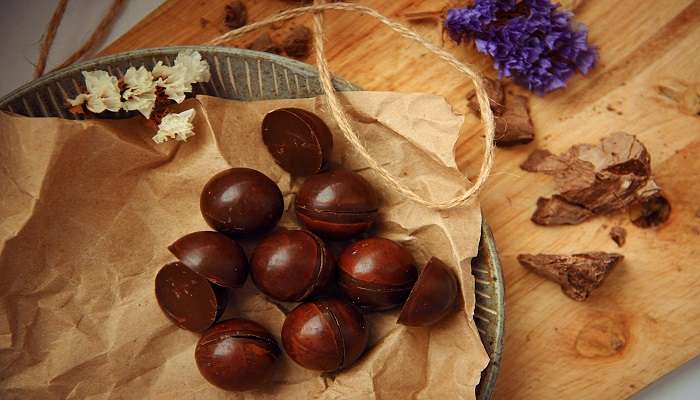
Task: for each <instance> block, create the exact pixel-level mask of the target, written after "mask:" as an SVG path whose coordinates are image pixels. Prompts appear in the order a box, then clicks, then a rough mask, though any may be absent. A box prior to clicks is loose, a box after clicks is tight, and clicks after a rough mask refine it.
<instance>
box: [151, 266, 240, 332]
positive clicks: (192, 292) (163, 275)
mask: <svg viewBox="0 0 700 400" xmlns="http://www.w3.org/2000/svg"><path fill="white" fill-rule="evenodd" d="M156 299H157V300H158V304H159V305H160V308H161V309H162V310H163V312H165V315H167V316H168V317H169V318H170V319H171V320H172V321H173V322H174V323H175V324H176V325H177V326H179V327H180V328H184V329H188V330H190V331H195V332H201V331H203V330H205V329H207V328H209V327H210V326H211V325H212V324H213V323H214V322H216V320H217V319H219V317H221V314H222V313H223V311H224V309H225V308H226V303H227V302H228V295H227V293H226V290H225V289H224V288H222V287H219V286H217V285H214V284H212V283H210V282H209V281H208V280H207V279H206V278H205V277H203V276H202V275H199V274H197V273H196V272H194V271H192V270H191V269H189V268H187V267H186V266H185V265H184V264H182V263H179V262H174V263H170V264H167V265H165V266H164V267H163V268H161V269H160V271H158V274H157V275H156Z"/></svg>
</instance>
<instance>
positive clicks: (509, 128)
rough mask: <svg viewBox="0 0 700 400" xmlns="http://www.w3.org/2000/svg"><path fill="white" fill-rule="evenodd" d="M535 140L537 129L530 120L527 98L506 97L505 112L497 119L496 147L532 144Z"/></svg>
mask: <svg viewBox="0 0 700 400" xmlns="http://www.w3.org/2000/svg"><path fill="white" fill-rule="evenodd" d="M534 138H535V128H534V127H533V126H532V120H531V119H530V110H529V109H528V99H527V97H524V96H518V95H510V94H508V95H506V108H505V111H504V112H503V114H502V115H501V116H500V117H497V118H496V146H500V147H508V146H515V145H518V144H525V143H530V142H532V140H533V139H534Z"/></svg>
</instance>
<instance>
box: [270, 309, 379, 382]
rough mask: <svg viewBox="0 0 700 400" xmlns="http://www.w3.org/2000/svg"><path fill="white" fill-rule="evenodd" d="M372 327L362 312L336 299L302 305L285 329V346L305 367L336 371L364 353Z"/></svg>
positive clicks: (287, 321)
mask: <svg viewBox="0 0 700 400" xmlns="http://www.w3.org/2000/svg"><path fill="white" fill-rule="evenodd" d="M368 340H369V328H368V327H367V323H366V321H365V319H364V317H363V316H362V314H360V312H359V311H358V310H357V309H356V308H355V307H353V306H352V305H351V304H349V303H346V302H344V301H342V300H337V299H326V300H319V301H315V302H312V303H303V304H301V305H299V306H297V307H296V308H295V309H293V310H292V311H291V312H290V313H289V314H287V318H286V319H285V320H284V325H283V326H282V346H283V347H284V350H285V351H286V352H287V354H288V355H289V357H290V358H291V359H292V360H294V361H295V362H296V363H297V364H299V365H301V366H302V367H304V368H308V369H314V370H318V371H325V372H333V371H338V370H341V369H344V368H347V367H349V366H350V365H352V364H353V363H354V362H355V361H356V360H357V359H358V358H360V356H361V355H362V353H363V352H364V351H365V348H366V347H367V342H368Z"/></svg>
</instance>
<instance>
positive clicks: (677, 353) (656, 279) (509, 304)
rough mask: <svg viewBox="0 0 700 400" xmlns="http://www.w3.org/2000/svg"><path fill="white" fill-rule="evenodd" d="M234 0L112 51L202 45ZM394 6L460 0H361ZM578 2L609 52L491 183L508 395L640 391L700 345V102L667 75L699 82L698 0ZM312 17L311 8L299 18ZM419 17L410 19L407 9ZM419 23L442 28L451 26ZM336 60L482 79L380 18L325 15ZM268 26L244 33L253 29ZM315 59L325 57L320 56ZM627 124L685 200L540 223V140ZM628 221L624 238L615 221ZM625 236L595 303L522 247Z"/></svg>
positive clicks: (567, 141) (553, 144) (552, 101)
mask: <svg viewBox="0 0 700 400" xmlns="http://www.w3.org/2000/svg"><path fill="white" fill-rule="evenodd" d="M226 3H227V1H226V0H206V1H205V0H198V1H193V0H170V1H168V2H166V3H165V4H164V5H163V6H161V7H160V8H159V9H157V10H155V11H154V12H153V13H152V14H151V15H149V16H148V17H147V18H145V19H144V20H143V21H142V22H141V23H139V24H138V25H137V26H135V27H134V28H133V29H132V30H131V31H130V32H128V33H127V34H125V35H124V36H123V37H121V38H120V39H119V40H117V41H116V42H115V43H113V44H112V45H111V46H109V47H108V48H107V49H106V50H105V51H104V54H111V53H116V52H121V51H126V50H132V49H137V48H146V47H154V46H163V45H174V44H201V43H204V42H206V41H208V40H210V39H212V38H213V37H215V36H217V35H219V34H221V33H223V32H225V31H226V28H225V26H224V24H223V15H224V5H225V4H226ZM246 3H247V5H248V8H249V17H250V20H257V19H260V18H262V17H264V16H266V15H269V14H271V13H274V12H276V11H279V10H282V9H283V8H285V7H289V3H285V2H282V1H276V0H267V1H262V0H259V1H258V0H256V1H253V0H249V1H246ZM359 3H362V4H366V5H368V6H372V7H374V8H376V9H378V10H379V11H381V12H382V13H384V14H385V15H388V16H391V17H394V18H396V19H399V20H401V19H404V17H403V16H404V13H406V12H410V11H439V10H441V9H442V8H443V7H444V6H445V5H447V3H448V1H445V0H437V1H423V2H421V1H410V0H394V1H385V0H362V1H359ZM563 3H564V7H566V8H569V9H572V10H574V11H575V13H576V19H577V20H578V21H580V22H583V23H585V24H587V25H588V27H589V29H590V38H591V41H592V42H593V43H594V44H595V45H597V46H598V47H599V49H600V56H601V57H600V63H599V65H598V67H597V68H596V69H594V70H593V71H592V72H591V73H590V74H589V75H588V76H586V77H581V76H577V77H575V78H573V79H572V80H571V81H570V84H569V86H568V88H567V89H566V90H562V91H559V92H556V93H552V94H549V95H547V96H545V97H537V96H534V95H530V97H531V110H532V118H533V121H534V124H535V129H536V136H537V138H536V140H535V142H533V143H532V144H529V145H526V146H518V147H515V148H512V149H506V150H501V149H499V150H498V153H497V157H496V166H495V169H494V171H493V174H492V176H491V178H490V180H489V182H488V186H487V188H486V190H485V191H484V192H483V194H482V196H481V202H482V206H483V209H484V213H485V215H486V218H487V220H488V222H489V223H490V224H491V226H492V228H493V231H494V234H495V237H496V241H497V243H498V246H499V249H500V254H501V259H502V262H503V268H504V274H505V282H506V313H507V319H506V343H505V353H504V356H503V361H502V370H501V373H500V376H499V380H498V385H497V390H496V397H497V398H499V399H559V398H576V399H611V398H621V397H626V396H629V395H631V394H633V393H635V392H637V391H639V390H640V389H641V388H642V387H644V386H646V385H648V384H649V383H651V382H652V381H654V380H655V379H657V378H658V377H660V376H662V375H664V374H666V373H667V372H669V371H671V370H672V369H674V368H676V367H678V366H679V365H681V364H683V363H684V362H686V361H688V360H689V359H691V358H693V357H694V356H696V355H697V354H698V353H700V201H698V196H699V195H700V157H699V155H700V116H698V115H693V114H692V113H690V112H688V111H687V110H685V109H684V107H683V106H682V103H680V102H678V101H676V100H673V99H671V98H669V97H668V96H665V95H663V94H662V93H661V92H660V90H659V86H666V87H671V88H676V89H678V90H681V91H683V90H686V89H687V88H689V87H691V85H697V84H700V45H699V43H700V1H692V0H666V1H649V0H644V1H638V0H620V1H607V0H578V1H576V0H575V1H565V2H563ZM296 23H298V24H307V25H309V26H310V24H309V21H308V19H306V20H305V19H300V20H298V21H296ZM407 23H408V22H407ZM410 25H411V26H412V27H414V28H415V29H416V30H417V31H419V32H420V33H422V34H424V35H425V36H426V37H429V38H430V39H431V40H433V41H434V42H436V43H440V42H441V37H440V30H439V27H438V25H436V24H435V23H431V22H429V21H428V22H422V23H414V22H411V23H410ZM326 26H327V31H328V37H327V43H328V45H327V47H328V56H329V59H330V64H331V67H332V69H333V71H335V73H336V74H337V75H339V76H342V77H344V78H346V79H348V80H350V81H352V82H354V83H355V84H357V85H360V86H361V87H364V88H366V89H369V90H395V91H425V92H431V93H435V94H440V95H443V96H445V97H447V98H448V100H449V101H450V102H451V103H452V104H453V105H454V107H455V109H456V110H458V111H462V112H466V104H465V94H466V93H467V92H468V91H469V90H470V89H471V84H470V82H469V81H468V79H466V78H465V77H462V76H459V75H458V73H457V72H455V71H454V70H453V69H451V67H449V66H447V65H445V64H443V63H440V62H439V61H438V60H437V58H436V57H434V56H432V55H430V54H427V53H426V51H425V50H423V49H422V48H421V47H419V46H418V45H415V44H413V43H409V42H407V41H405V40H403V39H401V38H400V37H398V36H397V35H395V34H394V33H392V32H390V31H389V30H388V29H386V28H384V27H382V26H380V25H379V23H377V22H376V21H374V20H372V19H370V18H367V17H359V16H355V15H349V14H340V13H337V12H332V13H328V14H327V18H326ZM254 37H255V35H252V36H251V37H250V38H247V39H245V40H243V41H242V42H239V43H232V45H242V44H245V43H248V42H250V41H251V40H252V39H253V38H254ZM444 46H445V47H446V48H448V49H449V50H450V51H451V52H452V53H454V54H455V55H457V56H458V57H459V58H461V59H463V60H466V61H468V62H471V63H473V64H475V65H477V66H479V68H481V69H482V70H483V71H484V72H485V73H487V74H489V75H491V76H493V75H494V71H493V69H492V67H491V64H490V62H489V59H488V58H487V57H485V56H483V55H480V54H478V53H476V52H475V51H474V50H473V49H472V48H471V46H469V45H463V46H457V45H455V44H453V43H450V42H449V40H445V43H444ZM307 61H308V62H313V60H307ZM615 131H627V132H629V133H633V134H635V135H637V136H638V138H640V140H641V141H642V142H643V143H645V144H646V146H647V147H648V149H649V152H650V153H651V157H652V166H653V170H654V173H655V175H656V177H657V181H658V183H659V184H660V185H661V186H662V187H663V188H664V190H665V192H666V194H667V197H668V198H669V200H670V202H671V204H672V207H673V212H672V215H671V219H670V221H669V222H668V223H667V224H665V225H664V226H662V227H660V228H657V229H648V230H644V229H639V228H637V227H635V226H633V225H632V224H631V223H630V222H629V220H628V218H627V216H626V214H624V213H621V214H616V215H613V216H609V217H598V218H595V219H593V220H590V221H588V222H586V223H583V224H581V225H578V226H570V227H538V226H536V225H534V224H533V223H531V222H530V215H531V214H532V212H533V211H534V207H535V202H536V199H537V198H538V197H539V196H545V195H549V194H551V193H552V192H553V191H554V185H553V183H552V181H551V179H550V178H549V177H546V176H543V175H539V174H531V173H526V172H524V171H522V170H520V169H519V168H518V165H519V164H520V163H521V162H522V161H523V160H524V159H525V158H526V157H527V155H528V154H529V153H530V152H531V151H532V150H533V149H535V148H547V149H550V150H551V151H553V152H561V151H564V150H566V149H567V148H568V147H569V146H571V145H572V144H576V143H582V142H587V143H596V142H597V141H598V139H599V138H601V137H603V136H606V135H608V134H610V133H612V132H615ZM463 136H464V140H463V141H462V142H461V143H460V144H459V145H458V147H457V149H456V155H457V158H458V161H459V163H460V165H461V166H462V167H463V168H464V169H465V170H466V171H467V173H471V174H473V173H475V172H476V171H478V166H479V163H480V161H481V160H480V158H479V155H480V153H481V145H482V143H481V132H480V128H479V121H478V119H477V118H476V117H474V116H473V115H470V116H468V117H467V123H466V124H465V127H464V132H463ZM618 224H619V225H621V226H623V227H624V228H626V229H627V231H628V238H627V244H626V245H625V246H624V247H623V248H621V249H618V248H617V246H616V245H615V243H614V242H613V241H612V240H611V239H610V237H609V235H608V232H609V229H610V227H612V226H615V225H618ZM588 250H603V251H619V252H621V253H623V254H624V255H625V261H624V262H623V263H622V264H621V265H620V266H618V267H617V269H616V270H614V271H613V273H612V274H611V275H610V276H609V278H608V280H607V281H606V282H605V284H604V285H603V286H602V287H601V288H600V289H599V290H598V291H597V292H594V294H593V295H592V297H591V298H590V299H589V300H588V301H587V302H585V303H577V302H574V301H572V300H570V299H569V298H568V297H566V296H565V295H563V294H562V293H561V291H560V289H559V287H558V286H557V285H556V284H553V283H551V282H548V281H544V280H543V279H542V278H540V277H538V276H535V275H534V274H532V273H528V272H527V271H526V270H525V269H523V268H522V267H521V266H520V265H519V264H518V263H517V261H516V259H515V257H516V256H517V254H519V253H537V252H547V253H569V252H581V251H588Z"/></svg>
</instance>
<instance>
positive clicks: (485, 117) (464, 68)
mask: <svg viewBox="0 0 700 400" xmlns="http://www.w3.org/2000/svg"><path fill="white" fill-rule="evenodd" d="M327 10H332V11H345V12H354V13H359V14H364V15H368V16H371V17H374V18H376V19H377V20H379V21H380V22H381V23H383V24H384V25H386V26H388V27H389V28H391V29H392V30H393V31H395V32H397V33H399V34H400V35H401V36H403V37H405V38H408V39H411V40H413V41H415V42H418V43H419V44H421V45H422V46H423V47H425V48H426V49H428V50H429V51H431V52H432V53H434V54H436V55H437V56H438V57H440V58H441V59H442V60H444V61H446V62H447V63H448V64H450V65H452V66H453V67H455V68H456V69H457V70H459V71H460V72H462V73H464V74H465V75H467V76H468V77H469V78H470V79H471V80H472V82H473V83H474V88H475V91H476V97H477V100H478V102H479V109H480V111H481V121H482V124H483V126H484V132H485V134H484V140H485V144H484V154H483V161H482V163H481V168H480V170H479V176H478V177H477V179H476V181H475V182H474V184H473V185H472V186H471V187H469V188H468V189H465V190H464V191H463V192H462V193H461V194H459V195H458V196H455V197H453V198H452V199H449V200H446V201H431V200H426V199H425V198H423V197H421V196H420V195H419V194H417V193H416V192H414V191H413V190H412V189H410V188H409V187H407V186H405V185H404V184H402V183H401V181H400V180H399V179H398V178H396V177H395V176H394V175H392V174H391V173H390V172H389V171H387V170H386V169H385V168H384V167H382V166H381V165H380V163H379V162H378V161H377V160H375V159H374V158H373V157H372V156H371V155H370V154H369V153H368V152H367V149H366V148H365V146H364V145H363V144H362V141H361V140H360V138H359V137H358V135H357V133H356V132H355V129H354V128H353V126H352V124H351V123H350V119H349V118H348V116H347V114H346V113H345V111H344V109H343V106H342V105H341V103H340V100H339V99H338V96H337V93H336V90H335V88H334V87H333V83H332V76H331V72H330V70H329V67H328V61H327V59H326V56H325V51H324V45H323V40H324V31H323V21H322V12H323V11H327ZM308 13H313V14H314V18H313V27H314V51H315V53H316V60H317V61H316V62H317V66H318V72H319V80H320V82H321V87H322V89H323V93H324V94H325V99H326V102H327V104H328V109H329V110H330V112H331V115H332V116H333V118H334V119H335V121H336V123H337V124H338V127H339V128H340V130H341V131H342V132H343V135H344V136H345V138H346V139H347V140H348V141H349V142H350V143H351V144H352V145H353V147H355V149H356V150H357V152H358V153H360V155H361V156H362V157H363V158H364V159H365V160H366V161H367V163H368V164H369V166H370V168H372V169H373V170H374V171H375V172H376V173H378V174H379V175H380V176H381V177H382V178H383V179H384V180H385V181H386V182H387V183H388V184H389V185H390V186H391V187H392V188H393V189H395V190H396V191H397V192H399V193H401V194H402V195H403V196H405V197H406V198H409V199H411V200H412V201H414V202H416V203H418V204H422V205H424V206H426V207H428V208H431V209H436V210H447V209H451V208H455V207H459V206H461V205H463V204H465V203H467V202H469V201H470V200H471V199H473V198H475V197H476V196H478V194H479V191H480V190H481V189H482V188H483V187H484V184H485V182H486V179H487V178H488V176H489V174H490V173H491V168H492V167H493V161H494V132H495V124H494V117H493V113H492V112H491V107H489V100H488V95H487V93H486V89H485V88H484V83H483V78H482V77H481V74H480V73H479V72H478V71H477V70H476V69H475V68H474V67H472V66H470V65H468V64H465V63H462V62H460V61H459V60H457V59H456V58H455V57H454V56H453V55H452V54H450V53H448V52H447V51H445V50H443V49H441V48H439V47H437V46H435V45H434V44H432V43H431V42H429V41H428V40H426V39H425V38H423V37H422V36H420V35H419V34H418V33H416V32H414V31H413V30H411V29H409V28H408V27H406V26H404V25H402V24H400V23H398V22H395V21H392V20H390V19H389V18H387V17H385V16H384V15H382V14H380V13H379V12H377V11H376V10H374V9H372V8H369V7H366V6H362V5H358V4H351V3H332V4H315V5H312V6H307V7H299V8H293V9H289V10H285V11H282V12H280V13H278V14H275V15H273V16H271V17H269V18H266V19H264V20H262V21H258V22H253V23H251V24H249V25H245V26H243V27H241V28H238V29H235V30H232V31H230V32H227V33H225V34H223V35H221V36H219V37H217V38H215V39H213V40H211V41H210V42H209V44H211V45H220V44H222V43H224V42H227V41H229V40H231V39H234V38H237V37H239V36H242V35H244V34H246V33H249V32H252V31H255V30H257V29H260V28H262V27H265V26H267V25H271V24H274V23H276V22H280V21H286V20H289V19H292V18H295V17H298V16H300V15H304V14H308Z"/></svg>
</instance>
